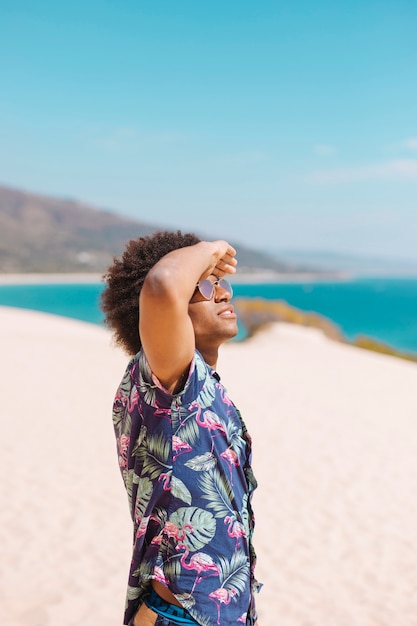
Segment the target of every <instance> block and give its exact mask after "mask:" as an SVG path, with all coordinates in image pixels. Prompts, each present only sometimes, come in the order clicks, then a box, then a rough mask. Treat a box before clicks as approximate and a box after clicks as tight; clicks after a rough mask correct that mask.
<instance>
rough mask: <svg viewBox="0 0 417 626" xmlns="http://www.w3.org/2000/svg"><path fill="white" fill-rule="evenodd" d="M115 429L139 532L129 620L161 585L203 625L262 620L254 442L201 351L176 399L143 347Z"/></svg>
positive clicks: (120, 395)
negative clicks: (256, 594) (154, 371)
mask: <svg viewBox="0 0 417 626" xmlns="http://www.w3.org/2000/svg"><path fill="white" fill-rule="evenodd" d="M113 423H114V428H115V434H116V439H117V448H118V455H119V465H120V470H121V472H122V476H123V480H124V483H125V486H126V490H127V495H128V500H129V506H130V511H131V516H132V520H133V527H134V537H133V542H134V543H133V556H132V562H131V568H130V573H129V583H128V590H127V599H126V611H125V621H124V623H125V624H128V622H129V620H130V619H132V617H133V616H134V614H135V612H136V610H137V608H138V606H139V605H140V604H141V602H142V601H143V599H144V597H145V596H146V595H147V593H148V592H149V589H150V584H151V579H155V580H158V581H160V582H161V583H162V584H163V585H165V586H166V587H168V589H169V590H170V591H171V592H172V593H173V594H174V595H175V597H176V598H177V599H178V601H179V602H180V603H181V604H182V605H183V606H184V607H185V608H186V609H188V611H189V613H190V614H191V616H192V617H193V618H194V619H195V620H196V622H197V623H198V624H201V626H218V625H219V624H221V625H222V626H229V625H231V624H239V623H241V624H248V625H249V624H254V623H255V621H256V613H255V605H254V600H253V592H254V591H257V590H258V587H259V585H258V583H257V582H256V580H255V578H254V567H255V553H254V551H253V548H252V541H251V540H252V533H253V527H254V518H253V513H252V508H251V502H250V501H251V496H252V492H253V490H254V489H255V487H256V481H255V478H254V475H253V472H252V469H251V465H250V462H251V440H250V437H249V435H248V432H247V430H246V427H245V424H244V423H243V420H242V418H241V416H240V414H239V411H238V410H237V409H236V407H235V406H234V404H233V402H232V401H231V400H230V399H229V397H228V395H227V392H226V390H225V388H224V387H223V385H222V384H221V383H220V379H219V377H218V375H217V374H216V372H214V370H212V369H211V368H210V367H209V366H208V365H207V364H206V363H205V361H204V360H203V358H202V356H201V355H200V353H199V352H198V351H196V352H195V355H194V359H193V362H192V364H191V367H190V371H189V374H188V379H187V382H186V384H185V386H184V389H183V391H181V392H180V393H178V394H175V395H172V394H170V393H168V392H167V391H166V390H165V389H164V388H163V386H162V385H161V383H160V382H159V381H158V379H157V378H156V377H155V376H154V375H153V374H152V372H151V370H150V367H149V364H148V362H147V360H146V357H145V355H144V353H143V351H140V352H139V353H138V354H137V355H136V356H135V357H134V358H133V359H132V360H131V361H130V363H129V365H128V367H127V370H126V373H125V375H124V377H123V380H122V382H121V384H120V386H119V389H118V391H117V394H116V397H115V401H114V407H113Z"/></svg>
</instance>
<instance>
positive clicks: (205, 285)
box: [197, 278, 233, 300]
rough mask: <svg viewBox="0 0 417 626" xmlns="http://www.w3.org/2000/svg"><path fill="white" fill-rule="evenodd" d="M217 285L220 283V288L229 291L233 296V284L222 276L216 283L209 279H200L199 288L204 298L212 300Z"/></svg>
mask: <svg viewBox="0 0 417 626" xmlns="http://www.w3.org/2000/svg"><path fill="white" fill-rule="evenodd" d="M216 285H218V286H219V287H220V289H223V290H224V291H227V293H228V294H229V295H230V297H232V296H233V289H232V285H231V284H230V283H229V281H227V280H225V279H224V278H221V279H220V280H219V281H217V282H216V283H214V284H213V283H212V282H211V281H209V280H200V281H199V283H198V285H197V289H198V291H199V292H200V293H201V295H202V296H203V298H205V299H206V300H211V299H212V297H213V294H214V289H215V286H216Z"/></svg>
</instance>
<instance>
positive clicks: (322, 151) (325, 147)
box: [314, 143, 336, 156]
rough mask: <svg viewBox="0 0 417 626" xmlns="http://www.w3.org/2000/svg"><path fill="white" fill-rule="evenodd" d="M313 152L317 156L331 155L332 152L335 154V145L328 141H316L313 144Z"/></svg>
mask: <svg viewBox="0 0 417 626" xmlns="http://www.w3.org/2000/svg"><path fill="white" fill-rule="evenodd" d="M314 152H315V153H316V154H318V155H319V156H332V154H336V146H333V145H332V144H329V143H318V144H317V145H315V146H314Z"/></svg>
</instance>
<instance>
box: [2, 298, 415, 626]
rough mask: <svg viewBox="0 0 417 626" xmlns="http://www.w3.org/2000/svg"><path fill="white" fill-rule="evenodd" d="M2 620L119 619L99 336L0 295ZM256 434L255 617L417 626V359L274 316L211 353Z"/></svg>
mask: <svg viewBox="0 0 417 626" xmlns="http://www.w3.org/2000/svg"><path fill="white" fill-rule="evenodd" d="M0 333H1V346H2V359H1V366H0V367H1V384H2V391H3V393H2V395H3V402H2V410H1V414H0V419H1V429H2V443H1V455H0V467H1V474H2V480H1V483H0V539H1V546H2V567H1V568H0V624H4V626H81V625H82V626H98V625H99V626H120V625H121V621H122V614H123V604H124V595H125V583H126V577H127V571H128V566H129V561H130V539H131V525H130V518H129V513H128V507H127V498H126V495H125V492H124V488H123V484H122V480H121V477H120V475H119V469H118V464H117V459H116V453H115V444H114V437H113V430H112V423H111V405H112V400H113V395H114V392H115V389H116V387H117V385H118V383H119V381H120V378H121V375H122V373H123V371H124V368H125V365H126V363H127V358H126V357H125V355H124V354H123V353H122V352H121V351H120V350H119V349H117V348H115V347H114V346H113V345H112V341H111V337H110V334H109V333H108V331H106V330H105V329H102V328H100V327H96V326H93V325H89V324H86V323H82V322H77V321H73V320H68V319H65V318H59V317H55V316H50V315H46V314H41V313H36V312H32V311H31V312H29V311H23V310H18V309H11V308H0ZM218 369H219V372H220V374H221V376H222V379H223V381H224V383H225V385H226V387H227V388H228V390H229V393H230V396H231V397H232V398H233V400H234V401H235V403H236V404H237V405H238V406H239V408H240V409H241V411H242V414H243V417H244V419H245V421H246V423H247V426H248V429H249V431H250V432H251V434H252V437H253V440H254V469H255V473H256V476H257V478H258V482H259V488H258V490H257V492H256V493H255V497H254V508H255V512H256V518H257V526H256V531H255V546H256V548H257V552H258V568H257V575H258V578H259V580H260V581H262V582H263V583H264V587H263V589H262V591H261V593H260V595H259V596H258V608H259V614H260V619H259V626H278V625H279V626H417V593H416V581H417V500H416V497H415V494H416V493H417V454H416V451H417V394H416V389H417V364H414V363H410V362H405V361H401V360H399V359H395V358H393V357H388V356H383V355H377V354H374V353H371V352H367V351H362V350H360V349H358V348H354V347H351V346H348V345H343V344H339V343H336V342H332V341H331V340H328V339H326V338H325V337H324V336H323V335H322V334H321V333H320V331H317V330H314V329H307V328H300V327H296V326H291V325H287V324H275V325H273V326H271V328H270V329H268V330H267V331H265V332H262V333H260V334H259V335H257V336H255V337H254V338H252V339H251V340H249V341H247V342H245V343H242V344H237V343H230V344H227V345H226V346H224V347H223V349H222V352H221V357H220V361H219V366H218Z"/></svg>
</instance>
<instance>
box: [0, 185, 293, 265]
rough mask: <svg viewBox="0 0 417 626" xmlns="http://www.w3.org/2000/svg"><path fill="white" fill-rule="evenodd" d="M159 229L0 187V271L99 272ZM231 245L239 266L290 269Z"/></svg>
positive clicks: (256, 252) (68, 203) (266, 256)
mask: <svg viewBox="0 0 417 626" xmlns="http://www.w3.org/2000/svg"><path fill="white" fill-rule="evenodd" d="M158 229H161V226H155V225H152V224H151V223H149V222H145V221H139V220H133V219H129V218H124V217H121V216H120V215H116V214H114V213H111V212H109V211H103V210H100V209H98V208H95V207H93V206H89V205H87V204H83V203H81V202H77V201H73V200H64V199H60V198H51V197H48V196H41V195H36V194H32V193H26V192H23V191H19V190H16V189H10V188H7V187H1V186H0V273H3V274H4V273H20V272H23V273H26V272H103V271H104V270H105V269H106V267H107V266H108V265H109V264H110V263H111V262H112V259H113V257H114V256H118V255H120V254H121V253H122V251H123V249H124V246H125V244H126V242H127V241H128V240H129V239H134V238H137V237H141V236H144V235H149V234H151V233H153V232H155V231H156V230H158ZM198 234H199V236H200V237H203V238H204V236H203V235H202V234H201V233H198ZM219 236H220V235H219ZM233 245H235V247H236V249H237V252H238V258H239V268H240V269H241V270H244V271H248V270H250V271H260V270H268V271H271V272H286V271H294V270H293V269H292V268H291V269H290V267H289V266H287V265H286V264H285V263H281V262H280V261H279V260H277V259H275V258H274V257H272V256H269V255H267V254H263V253H262V252H259V251H257V250H252V249H250V248H248V247H244V246H241V245H238V244H233Z"/></svg>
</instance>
